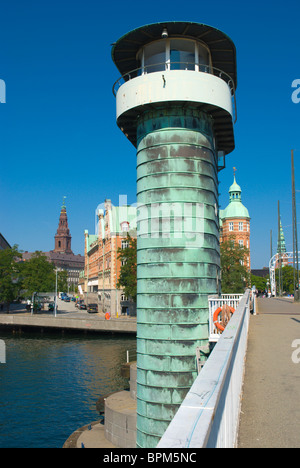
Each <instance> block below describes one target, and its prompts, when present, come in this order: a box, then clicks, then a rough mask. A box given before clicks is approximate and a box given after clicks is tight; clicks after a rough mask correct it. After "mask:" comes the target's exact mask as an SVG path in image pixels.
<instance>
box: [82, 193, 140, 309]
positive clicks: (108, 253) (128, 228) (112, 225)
mask: <svg viewBox="0 0 300 468" xmlns="http://www.w3.org/2000/svg"><path fill="white" fill-rule="evenodd" d="M97 217H98V220H97V233H96V234H89V233H88V231H87V230H86V231H85V233H84V236H85V266H84V275H82V276H81V278H80V281H79V283H80V286H81V290H82V293H83V295H84V296H85V301H86V302H87V303H88V304H91V303H97V304H98V308H99V311H101V312H103V313H106V312H109V313H111V315H112V316H118V315H120V314H122V313H127V311H128V313H130V314H131V315H134V314H135V306H134V304H133V303H132V302H130V301H128V298H126V297H125V295H124V293H123V291H122V289H118V288H117V283H118V280H119V276H120V269H121V261H120V260H119V259H118V258H117V257H118V249H119V248H124V247H126V246H127V233H129V234H130V236H131V237H134V238H135V237H136V208H135V207H132V206H127V205H124V206H114V205H112V203H111V200H108V199H107V200H105V203H104V209H100V210H98V213H97Z"/></svg>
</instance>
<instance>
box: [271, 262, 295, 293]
mask: <svg viewBox="0 0 300 468" xmlns="http://www.w3.org/2000/svg"><path fill="white" fill-rule="evenodd" d="M281 271H282V291H283V293H287V294H294V268H293V267H292V266H290V265H286V266H283V267H282V270H281ZM278 277H279V274H278V269H277V270H276V272H275V278H276V290H277V291H279V279H278Z"/></svg>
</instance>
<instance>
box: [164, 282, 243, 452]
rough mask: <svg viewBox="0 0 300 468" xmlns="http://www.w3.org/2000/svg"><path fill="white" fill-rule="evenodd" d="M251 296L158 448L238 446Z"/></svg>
mask: <svg viewBox="0 0 300 468" xmlns="http://www.w3.org/2000/svg"><path fill="white" fill-rule="evenodd" d="M250 299H251V292H250V291H249V290H247V291H246V292H245V294H244V295H243V297H242V298H241V299H240V301H239V304H238V306H237V309H236V310H235V313H234V314H233V315H232V317H231V319H230V321H229V323H228V325H227V326H226V328H225V330H224V332H223V333H222V334H221V336H220V338H219V340H218V342H217V343H216V345H215V346H214V349H213V351H212V353H211V354H210V356H209V358H208V360H207V361H206V363H205V365H204V366H203V368H202V370H201V372H200V374H199V375H198V377H197V378H196V380H195V382H194V383H193V385H192V387H191V389H190V391H189V392H188V394H187V396H186V398H185V399H184V401H183V403H182V404H181V406H180V408H179V410H178V411H177V413H176V415H175V417H174V418H173V420H172V421H171V423H170V425H169V427H168V428H167V430H166V432H165V433H164V435H163V437H162V438H161V440H160V442H159V444H158V445H157V448H216V447H220V448H221V447H222V448H233V447H236V443H237V434H238V426H239V418H240V405H241V393H242V386H243V377H244V365H245V355H246V350H247V338H248V327H249V316H250Z"/></svg>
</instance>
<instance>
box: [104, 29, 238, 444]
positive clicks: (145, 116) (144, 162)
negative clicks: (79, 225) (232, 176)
mask: <svg viewBox="0 0 300 468" xmlns="http://www.w3.org/2000/svg"><path fill="white" fill-rule="evenodd" d="M112 57H113V61H114V63H115V64H116V66H117V68H118V70H119V72H120V74H121V75H122V77H121V78H120V79H119V80H118V81H117V82H116V83H115V85H114V88H113V90H114V94H115V96H116V113H117V124H118V126H119V127H120V129H121V130H122V132H123V133H124V134H125V136H126V137H127V138H128V140H129V141H130V142H131V143H132V144H133V145H134V147H135V148H136V155H137V205H138V219H137V225H138V231H137V232H138V239H137V291H138V294H137V446H138V447H145V448H152V447H156V445H157V443H158V442H159V440H160V438H161V436H162V435H163V433H164V432H165V430H166V428H167V427H168V425H169V423H170V421H171V420H172V418H173V417H174V415H175V413H176V411H177V409H178V407H179V406H180V404H181V402H182V400H183V399H184V397H185V395H186V393H187V392H188V390H189V389H190V387H191V385H192V383H193V381H194V380H195V378H196V376H197V362H196V348H197V347H199V346H200V347H203V348H205V347H207V348H208V345H209V342H208V337H209V331H208V321H209V312H208V300H207V297H208V295H211V294H216V293H218V292H219V284H220V282H219V272H220V253H219V203H218V171H219V170H220V169H221V168H223V167H224V164H225V162H224V161H225V155H226V154H228V153H230V152H231V151H232V150H233V149H234V134H233V122H234V120H235V115H236V114H235V89H236V58H235V47H234V44H233V43H232V41H231V39H229V37H228V36H226V35H225V34H224V33H222V32H221V31H219V30H217V29H215V28H213V27H210V26H206V25H204V24H199V23H191V22H167V23H156V24H150V25H147V26H143V27H140V28H138V29H135V30H134V31H131V32H129V33H128V34H126V35H125V36H123V37H121V39H119V40H118V41H117V42H116V43H115V44H114V45H113V48H112Z"/></svg>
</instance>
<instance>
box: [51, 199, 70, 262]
mask: <svg viewBox="0 0 300 468" xmlns="http://www.w3.org/2000/svg"><path fill="white" fill-rule="evenodd" d="M65 198H66V197H64V199H63V204H62V207H61V210H60V216H59V221H58V228H57V231H56V234H55V236H54V239H55V247H54V252H60V253H66V254H71V253H73V252H72V250H71V240H72V237H71V234H70V230H69V226H68V216H67V209H66V205H65Z"/></svg>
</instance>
